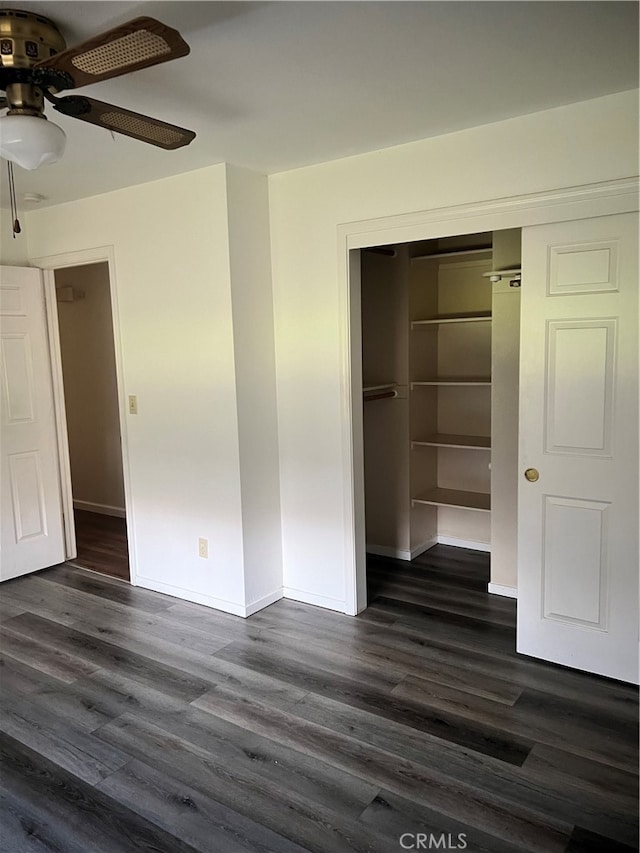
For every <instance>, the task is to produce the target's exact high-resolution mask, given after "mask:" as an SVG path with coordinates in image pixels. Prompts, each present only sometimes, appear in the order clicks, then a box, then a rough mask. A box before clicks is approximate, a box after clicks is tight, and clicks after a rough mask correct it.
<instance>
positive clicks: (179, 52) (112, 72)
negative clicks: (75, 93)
mask: <svg viewBox="0 0 640 853" xmlns="http://www.w3.org/2000/svg"><path fill="white" fill-rule="evenodd" d="M189 50H190V48H189V45H188V44H187V43H186V41H185V40H184V39H183V38H182V36H181V35H180V33H179V32H178V31H177V30H174V29H172V28H171V27H167V26H166V25H165V24H163V23H161V22H160V21H157V20H156V19H155V18H147V17H142V18H135V19H134V20H132V21H129V22H128V23H126V24H122V26H120V27H115V29H113V30H108V31H107V32H105V33H101V34H100V35H97V36H94V38H91V39H88V40H87V41H85V42H82V43H81V44H78V45H76V46H75V47H71V48H69V49H68V50H63V51H61V52H60V53H56V54H54V55H53V56H51V57H49V58H48V59H44V60H42V61H41V62H38V63H36V64H35V65H34V70H41V71H43V72H47V71H52V72H58V75H59V76H57V77H56V87H57V88H64V89H77V88H79V87H80V86H87V85H89V84H90V83H98V82H100V81H101V80H108V79H109V78H110V77H118V76H120V75H121V74H129V73H130V72H131V71H138V70H139V69H141V68H148V67H149V66H151V65H158V64H159V63H161V62H168V61H169V60H171V59H178V58H179V57H181V56H186V55H187V54H188V53H189ZM59 80H62V84H61V85H60V84H59V82H58V81H59Z"/></svg>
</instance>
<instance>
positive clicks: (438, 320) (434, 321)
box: [411, 312, 491, 329]
mask: <svg viewBox="0 0 640 853" xmlns="http://www.w3.org/2000/svg"><path fill="white" fill-rule="evenodd" d="M490 322H491V314H490V313H489V312H483V313H482V314H480V313H478V314H449V315H444V316H442V317H432V318H430V319H428V320H412V321H411V328H412V329H415V328H416V327H417V326H441V325H443V324H444V323H490Z"/></svg>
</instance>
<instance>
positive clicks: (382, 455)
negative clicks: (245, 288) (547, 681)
mask: <svg viewBox="0 0 640 853" xmlns="http://www.w3.org/2000/svg"><path fill="white" fill-rule="evenodd" d="M520 236H521V234H520V229H509V230H504V231H495V232H491V231H488V232H478V233H473V234H462V235H459V236H451V237H445V238H433V239H427V240H420V241H414V242H406V243H399V244H395V245H385V246H375V247H369V248H364V249H362V250H361V252H360V309H361V336H362V392H363V396H362V401H363V402H362V441H363V457H364V466H363V467H364V505H365V525H364V526H365V536H366V553H367V557H366V567H367V572H366V574H367V587H368V602H369V603H371V601H372V600H374V599H375V600H376V601H380V600H381V599H382V600H384V602H386V603H385V604H384V606H385V607H391V608H392V609H393V607H394V606H396V604H397V600H401V601H403V602H405V603H410V604H412V605H416V606H429V607H437V608H442V609H444V610H445V611H447V612H453V613H459V614H460V615H465V614H468V613H473V614H475V615H477V616H478V618H481V619H486V618H491V619H494V618H498V619H499V621H500V622H501V623H502V624H504V625H511V624H512V623H513V618H514V615H513V613H512V612H511V611H512V610H513V603H512V602H509V603H507V602H506V601H504V602H495V603H494V604H493V605H492V606H491V607H490V608H489V607H488V605H487V602H486V601H485V599H486V595H484V594H486V592H487V590H489V591H492V592H493V591H498V590H492V589H491V576H492V574H493V576H494V577H495V576H496V575H495V571H496V566H492V565H491V563H493V562H494V560H495V561H496V562H497V564H498V565H497V574H498V576H499V577H501V576H502V574H503V571H502V570H503V569H504V570H505V571H506V567H507V566H509V567H510V569H509V571H513V569H514V567H515V564H516V559H515V557H516V547H517V517H516V507H517V484H518V466H517V453H518V410H517V400H518V351H519V322H520V317H519V315H520V298H519V294H520V290H519V285H520V272H519V271H520ZM496 271H500V272H501V273H502V275H495V274H494V273H495V272H496ZM492 274H493V275H492ZM492 551H493V554H492V555H491V552H492ZM490 555H491V556H490ZM492 569H493V572H492ZM514 586H515V580H514ZM479 593H480V595H478V594H479ZM394 601H395V602H396V604H394V603H393V602H394ZM376 606H379V605H376ZM489 610H491V613H489ZM495 610H498V611H500V612H498V613H497V614H496V613H494V612H493V611H495ZM502 610H505V612H504V613H503V612H502ZM507 610H508V612H506V611H507ZM485 611H486V612H485Z"/></svg>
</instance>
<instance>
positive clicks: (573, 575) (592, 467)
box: [517, 213, 638, 682]
mask: <svg viewBox="0 0 640 853" xmlns="http://www.w3.org/2000/svg"><path fill="white" fill-rule="evenodd" d="M522 267H523V276H522V278H523V284H522V331H521V359H520V448H519V465H520V472H519V476H520V483H519V489H518V646H517V647H518V651H519V652H522V653H524V654H527V655H533V656H535V657H539V658H543V659H545V660H549V661H554V662H556V663H560V664H565V665H566V666H570V667H575V668H577V669H582V670H586V671H589V672H595V673H599V674H601V675H607V676H609V677H611V678H617V679H621V680H624V681H632V682H637V680H638V345H637V341H638V217H637V214H632V213H628V214H622V215H616V216H604V217H599V218H596V219H585V220H580V221H575V222H565V223H561V224H555V225H544V226H536V227H531V228H524V229H523V232H522ZM527 469H535V470H534V471H533V472H532V473H531V474H530V476H533V477H534V478H535V472H536V471H537V472H539V479H537V480H536V481H534V482H530V481H528V480H527V479H526V477H525V471H526V470H527Z"/></svg>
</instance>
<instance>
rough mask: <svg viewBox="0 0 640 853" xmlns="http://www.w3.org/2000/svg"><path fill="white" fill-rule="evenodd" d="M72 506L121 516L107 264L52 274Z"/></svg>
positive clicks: (121, 497) (120, 452) (119, 467)
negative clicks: (64, 297)
mask: <svg viewBox="0 0 640 853" xmlns="http://www.w3.org/2000/svg"><path fill="white" fill-rule="evenodd" d="M55 279H56V290H57V291H58V290H59V291H60V292H61V294H65V292H68V293H70V294H73V297H74V298H73V300H72V301H65V300H63V301H60V300H58V303H57V305H58V326H59V329H60V354H61V356H62V372H63V378H64V401H65V411H66V415H67V431H68V435H69V458H70V462H71V481H72V485H73V500H74V504H75V503H76V502H78V504H79V508H80V509H95V510H97V511H98V512H107V514H108V513H109V512H112V511H113V510H119V511H120V512H121V513H123V514H124V482H123V476H122V450H121V445H120V418H119V411H118V387H117V383H116V361H115V353H114V346H113V322H112V319H111V289H110V285H109V267H108V264H106V263H102V264H89V265H87V266H80V267H66V268H65V269H62V270H58V272H57V273H56V274H55Z"/></svg>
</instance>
